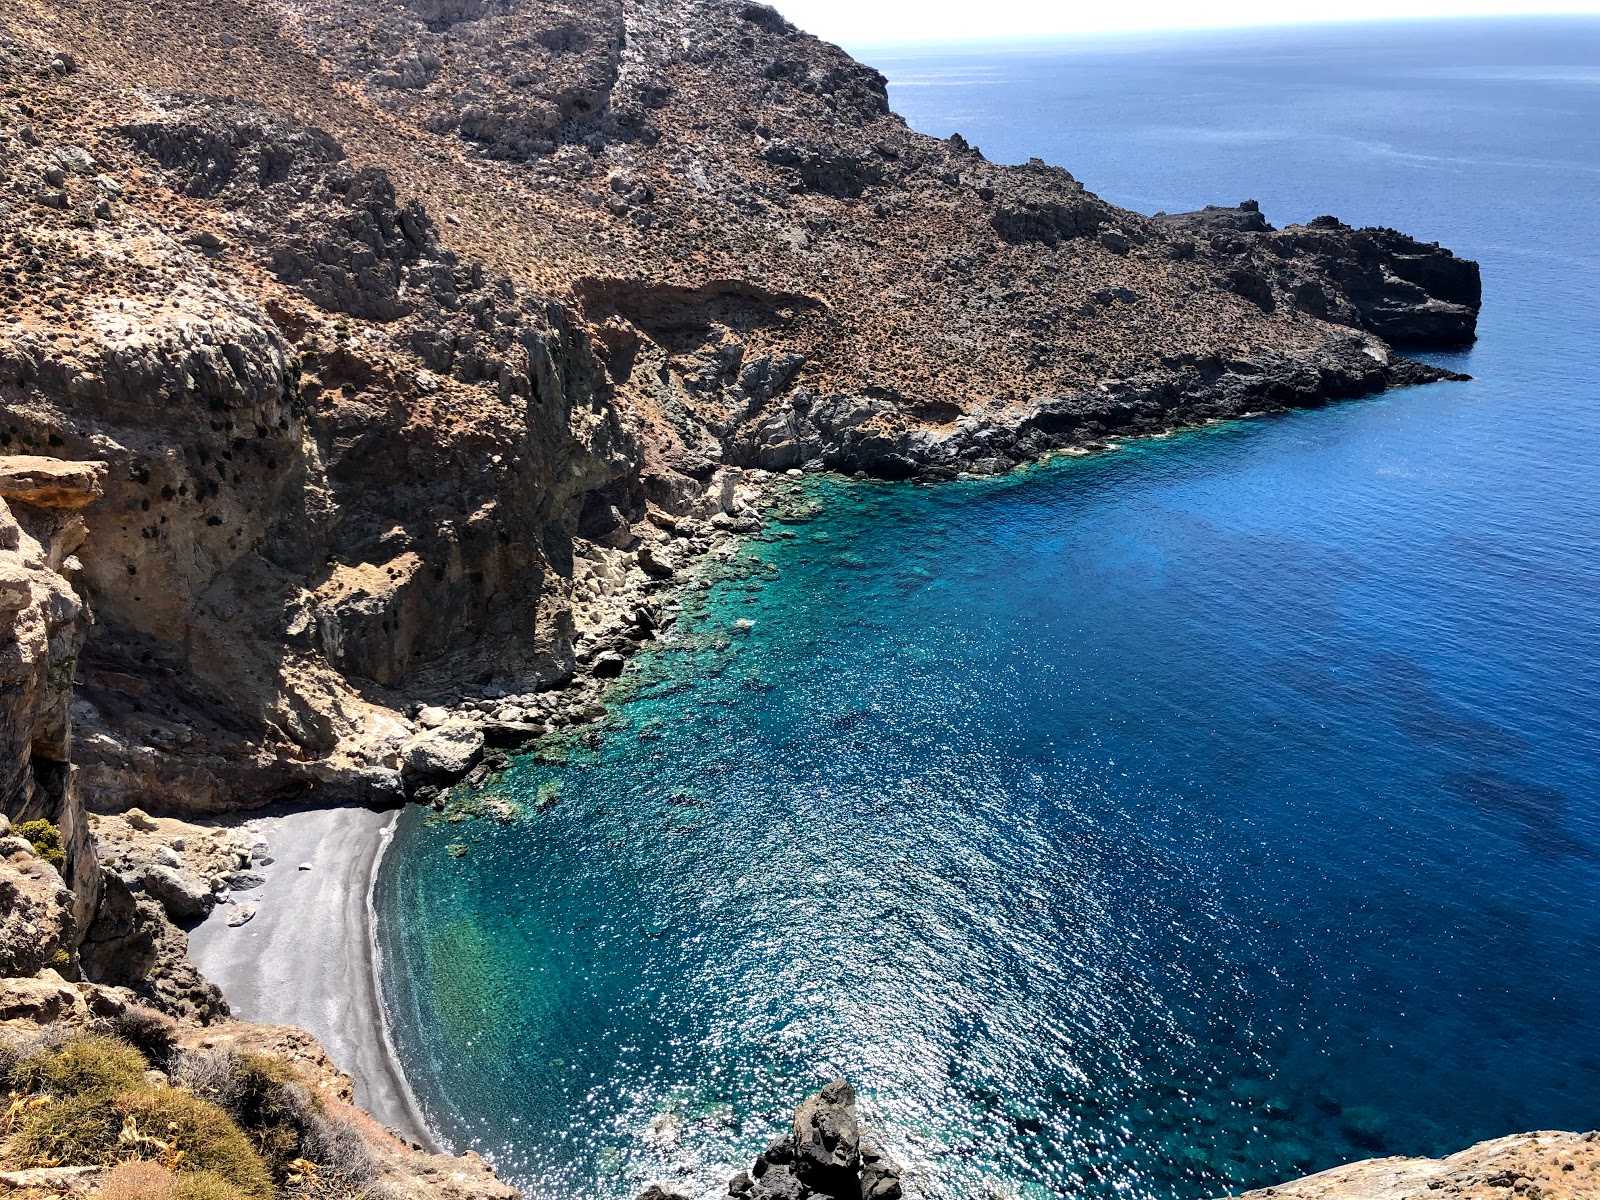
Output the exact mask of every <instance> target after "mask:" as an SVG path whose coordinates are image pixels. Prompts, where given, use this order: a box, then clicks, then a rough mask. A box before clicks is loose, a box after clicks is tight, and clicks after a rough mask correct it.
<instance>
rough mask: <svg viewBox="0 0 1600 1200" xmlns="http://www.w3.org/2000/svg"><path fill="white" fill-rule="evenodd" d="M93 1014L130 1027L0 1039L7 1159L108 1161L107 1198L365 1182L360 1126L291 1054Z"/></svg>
mask: <svg viewBox="0 0 1600 1200" xmlns="http://www.w3.org/2000/svg"><path fill="white" fill-rule="evenodd" d="M101 1024H102V1028H103V1029H107V1030H109V1029H113V1028H114V1029H116V1030H118V1031H119V1032H121V1033H122V1034H123V1035H124V1036H123V1037H115V1036H112V1035H111V1034H110V1033H107V1032H96V1033H76V1034H72V1035H70V1036H66V1037H62V1036H60V1035H59V1034H57V1035H55V1036H41V1037H35V1038H33V1039H30V1040H27V1041H13V1042H4V1043H0V1082H4V1083H5V1084H6V1085H7V1086H8V1087H9V1088H10V1090H11V1093H12V1095H11V1100H10V1102H9V1106H8V1108H7V1109H6V1110H5V1111H4V1112H3V1113H0V1137H4V1138H5V1142H4V1147H5V1158H6V1159H7V1160H8V1161H10V1162H12V1163H14V1164H16V1165H19V1166H23V1167H48V1166H80V1165H95V1164H98V1165H104V1166H109V1167H113V1168H114V1169H113V1170H112V1172H111V1173H110V1175H109V1176H108V1177H107V1179H106V1184H105V1194H106V1195H107V1196H108V1197H110V1200H273V1198H274V1197H276V1196H279V1195H280V1194H287V1195H294V1196H318V1197H324V1196H325V1197H335V1196H339V1197H343V1196H353V1195H357V1194H363V1195H364V1194H370V1193H371V1192H372V1190H373V1185H374V1181H375V1179H376V1175H377V1169H376V1167H375V1165H374V1163H373V1160H372V1157H371V1155H370V1153H369V1152H368V1150H367V1147H366V1143H365V1142H364V1141H363V1140H362V1138H361V1135H360V1134H359V1133H358V1132H356V1131H355V1130H354V1129H352V1128H351V1127H349V1126H347V1125H344V1124H342V1123H341V1122H338V1121H335V1120H333V1119H331V1118H330V1117H329V1116H328V1115H327V1113H326V1112H325V1111H324V1103H323V1100H322V1098H321V1097H320V1096H319V1095H317V1094H316V1093H315V1092H313V1091H311V1090H310V1089H308V1088H307V1087H306V1086H305V1085H304V1083H302V1081H301V1078H300V1075H299V1073H298V1072H296V1070H295V1069H294V1067H293V1066H292V1065H290V1064H289V1063H287V1062H285V1061H283V1060H281V1059H277V1058H273V1057H271V1056H269V1055H262V1054H234V1053H233V1052H231V1051H221V1052H217V1053H205V1054H202V1053H178V1052H176V1032H175V1030H174V1029H173V1027H172V1026H171V1024H170V1023H169V1022H166V1021H165V1019H164V1018H160V1017H159V1016H157V1015H156V1014H149V1013H145V1012H142V1011H139V1010H129V1011H128V1012H126V1013H123V1014H119V1015H118V1016H117V1017H113V1018H109V1019H108V1020H106V1021H104V1022H102V1023H101ZM133 1040H137V1041H138V1042H139V1043H140V1044H141V1046H143V1047H145V1048H146V1049H144V1050H141V1049H138V1048H135V1046H134V1045H133V1044H132V1042H133ZM151 1059H156V1060H159V1061H162V1062H164V1063H166V1064H167V1065H168V1066H169V1069H170V1070H171V1076H170V1078H171V1081H172V1086H168V1085H167V1084H166V1083H165V1082H161V1081H160V1077H159V1076H157V1075H155V1074H154V1073H152V1072H151V1071H150V1060H151ZM152 1080H154V1081H152Z"/></svg>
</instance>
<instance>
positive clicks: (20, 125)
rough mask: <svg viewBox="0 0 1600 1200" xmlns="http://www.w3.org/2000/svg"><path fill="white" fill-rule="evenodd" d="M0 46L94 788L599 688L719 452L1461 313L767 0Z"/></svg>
mask: <svg viewBox="0 0 1600 1200" xmlns="http://www.w3.org/2000/svg"><path fill="white" fill-rule="evenodd" d="M0 37H3V39H4V41H3V44H0V83H3V85H4V87H3V90H0V118H3V119H0V181H3V185H4V191H3V192H0V195H3V196H4V199H3V201H0V222H3V226H4V230H5V236H4V239H3V241H0V289H3V291H4V294H5V296H6V301H7V313H8V316H9V321H8V323H7V324H6V325H4V326H0V454H37V453H40V452H43V451H48V452H49V453H50V454H52V455H54V456H56V457H58V458H63V459H69V460H79V461H91V460H92V461H96V462H102V463H104V464H105V470H104V473H103V484H102V486H103V489H104V496H103V498H102V499H101V500H100V501H99V502H98V503H97V504H96V505H95V506H94V507H93V508H92V509H89V510H88V511H87V514H86V517H85V520H86V521H87V524H88V528H89V532H90V533H91V535H92V538H93V546H94V552H93V553H92V554H88V555H85V556H83V557H82V573H83V579H82V584H83V588H84V592H85V595H86V596H87V598H88V600H89V601H90V603H91V605H92V606H93V608H94V610H95V612H96V614H97V616H98V625H97V626H96V628H95V630H94V635H93V636H92V637H91V638H90V639H89V641H88V643H87V645H86V646H85V647H84V649H83V652H82V654H81V655H79V656H78V660H77V662H78V673H79V680H80V700H79V705H78V708H79V712H78V721H79V725H80V737H79V739H78V748H77V757H76V761H77V763H78V765H79V768H80V771H79V775H80V781H81V785H82V787H83V789H84V791H85V793H86V795H88V796H89V797H90V800H91V803H92V804H94V805H95V806H96V807H99V808H101V809H104V810H116V809H122V808H126V807H128V806H130V805H143V806H145V807H147V808H156V809H165V810H170V811H191V812H194V811H214V810H220V809H227V808H233V807H238V806H241V805H252V804H258V803H261V802H263V801H265V800H267V799H271V798H274V797H280V796H297V795H306V794H309V793H319V794H321V795H323V796H324V797H330V798H331V797H333V796H336V795H337V796H350V795H355V796H362V797H374V796H376V797H393V798H395V799H398V798H400V797H401V796H402V795H403V794H407V793H414V792H415V791H416V790H417V789H418V788H419V787H425V786H431V784H432V783H433V782H436V781H437V779H439V778H447V777H449V776H450V775H452V774H458V773H459V772H460V771H461V770H464V769H466V768H468V767H470V766H471V765H472V764H473V762H475V761H476V760H477V757H478V756H479V755H480V754H481V753H482V748H483V745H484V742H485V740H486V736H488V735H485V734H484V733H483V730H482V728H481V726H482V725H483V724H484V723H485V722H484V721H481V720H480V721H478V722H476V724H474V723H473V722H472V721H470V720H469V721H468V722H467V725H468V726H471V727H463V726H462V725H461V724H460V723H459V722H457V723H456V724H455V725H453V726H452V727H451V728H450V729H448V730H446V731H445V732H443V733H440V732H438V731H437V723H435V726H434V727H432V728H430V727H426V726H423V725H420V724H419V723H417V722H416V721H415V720H414V715H415V712H416V705H417V704H418V703H419V702H424V701H442V702H444V703H445V704H446V705H452V704H455V705H458V704H459V703H460V702H461V701H462V700H463V699H479V700H482V699H483V698H484V697H486V696H489V697H495V696H500V697H503V696H505V695H507V694H509V695H510V696H512V697H514V698H515V700H516V703H514V704H510V705H501V704H499V703H495V704H494V705H493V706H492V708H491V711H490V713H489V715H491V716H492V715H493V714H494V712H495V711H499V710H500V709H505V710H506V711H505V713H504V715H503V718H500V719H497V720H496V721H495V722H494V723H495V724H497V725H498V726H499V727H501V733H500V735H499V737H500V739H501V740H505V741H515V740H517V738H519V737H526V736H530V735H531V734H532V733H533V732H536V731H537V730H538V729H540V728H543V727H546V726H547V725H548V724H549V722H550V720H552V719H558V718H559V717H560V714H561V713H581V712H583V711H587V710H589V709H592V707H593V703H594V696H593V689H592V688H591V689H589V690H584V688H585V686H586V683H587V681H590V680H592V679H593V678H594V676H596V675H601V676H603V675H604V673H605V672H608V671H611V670H612V669H613V664H614V661H615V655H616V654H617V653H618V652H625V651H626V650H627V648H628V647H629V646H630V645H636V644H637V643H638V641H639V640H640V639H641V638H648V637H649V636H650V635H651V633H652V632H653V630H654V629H656V628H657V627H658V623H659V619H660V614H659V611H658V610H657V609H655V608H653V607H652V606H651V602H650V600H649V593H650V592H651V591H652V590H653V589H655V588H657V587H659V586H660V581H661V580H663V579H665V578H667V577H669V576H670V575H671V574H672V572H673V570H674V566H673V564H674V563H676V562H679V561H681V560H682V559H683V558H684V557H685V556H686V555H692V554H694V553H698V552H703V551H704V550H705V549H706V548H707V546H708V545H709V540H708V538H709V537H710V536H711V535H713V534H714V533H715V532H716V531H715V530H713V529H710V528H708V527H706V526H705V525H704V522H705V521H706V520H707V519H708V518H719V519H721V520H722V521H723V524H724V528H725V529H726V528H733V527H737V526H738V525H739V523H740V522H746V523H748V522H749V520H750V516H749V514H748V512H747V510H745V509H744V508H743V507H742V500H741V493H740V483H741V477H740V476H739V475H738V471H739V470H740V469H741V468H742V469H747V470H779V469H795V468H807V469H821V468H832V469H838V470H846V471H865V472H868V473H870V474H875V475H882V476H904V475H912V474H922V475H929V476H948V475H953V474H955V473H957V472H959V471H962V470H973V471H981V472H992V471H998V470H1003V469H1005V468H1006V467H1008V466H1010V465H1012V464H1013V463H1015V462H1018V461H1021V460H1023V459H1027V458H1030V457H1033V456H1036V455H1038V454H1040V453H1042V452H1044V451H1047V450H1049V449H1051V448H1053V447H1060V446H1067V445H1093V444H1095V442H1096V441H1097V440H1098V439H1099V438H1101V437H1103V436H1105V435H1106V434H1107V433H1110V432H1113V431H1138V430H1154V429H1158V428H1165V427H1169V426H1171V425H1174V424H1178V423H1182V422H1186V421H1193V420H1198V419H1201V418H1207V417H1214V416H1226V415H1230V414H1238V413H1241V412H1245V411H1252V410H1260V409H1270V408H1278V407H1284V406H1289V405H1305V404H1319V403H1323V402H1326V401H1328V400H1332V399H1338V398H1343V397H1349V396H1356V395H1360V394H1363V393H1365V392H1370V391H1373V390H1377V389H1381V388H1384V387H1388V386H1391V385H1394V384H1397V383H1408V382H1419V381H1424V380H1427V379H1432V378H1438V377H1440V376H1441V375H1442V372H1439V371H1436V370H1434V369H1432V368H1428V367H1424V366H1421V365H1419V364H1417V363H1414V362H1411V361H1409V360H1406V359H1405V358H1403V357H1401V356H1400V355H1399V354H1398V353H1396V352H1395V350H1394V349H1392V347H1391V345H1390V343H1391V342H1417V343H1421V344H1427V345H1447V344H1459V343H1462V342H1465V341H1468V340H1470V339H1471V337H1472V334H1473V328H1474V323H1475V316H1476V311H1477V304H1478V278H1477V269H1476V266H1475V265H1474V264H1472V263H1470V262H1465V261H1463V260H1460V259H1456V258H1454V257H1453V256H1452V255H1451V254H1450V252H1449V251H1447V250H1442V249H1440V248H1439V247H1437V246H1429V245H1423V244H1420V243H1417V242H1415V241H1412V240H1411V239H1409V238H1406V237H1404V236H1403V235H1400V234H1396V233H1393V232H1392V231H1387V230H1351V229H1348V228H1347V227H1345V226H1342V225H1340V224H1339V223H1338V222H1336V221H1334V220H1333V219H1332V218H1325V219H1321V220H1319V221H1317V222H1314V223H1313V224H1312V225H1311V226H1309V227H1306V228H1295V229H1289V230H1283V231H1276V230H1272V229H1271V228H1270V226H1268V225H1267V224H1266V222H1265V219H1264V218H1262V217H1261V215H1260V214H1259V213H1258V212H1256V211H1255V209H1254V207H1253V206H1251V205H1245V206H1242V207H1240V208H1237V209H1228V210H1223V209H1215V210H1206V211H1205V212H1203V213H1199V214H1187V215H1185V216H1182V217H1164V216H1163V217H1145V216H1141V215H1139V214H1136V213H1132V212H1127V211H1125V210H1121V209H1117V208H1115V207H1113V206H1111V205H1108V204H1106V203H1104V202H1103V201H1101V200H1099V199H1098V198H1096V197H1095V196H1094V195H1093V194H1092V193H1090V192H1089V191H1087V190H1086V189H1085V188H1084V187H1083V185H1082V184H1080V183H1079V182H1077V181H1076V180H1074V179H1073V178H1072V177H1071V176H1070V175H1068V174H1067V173H1066V172H1065V171H1063V170H1061V169H1059V168H1056V167H1051V166H1046V165H1045V164H1043V163H1039V162H1033V163H1029V164H1025V165H1023V166H1003V165H999V164H995V163H991V162H989V161H987V160H986V159H985V158H984V157H983V155H982V154H981V153H980V152H979V151H978V150H977V149H976V148H975V147H972V146H969V145H967V144H966V143H965V142H964V141H962V140H961V139H960V138H959V137H956V138H951V139H949V140H948V141H939V140H936V139H932V138H928V137H925V136H922V135H920V134H917V133H914V132H913V131H911V130H910V129H908V128H907V127H906V125H905V123H904V122H903V121H902V120H901V119H900V118H899V117H897V116H895V115H894V114H893V113H892V112H891V111H890V110H889V107H888V103H887V99H886V92H885V84H884V80H883V78H882V77H881V76H880V75H878V74H877V73H876V72H875V71H873V70H871V69H870V68H868V67H865V66H863V65H861V64H859V63H856V62H855V61H853V60H852V59H850V58H849V57H848V56H847V55H845V54H844V53H843V52H842V51H840V50H838V49H837V48H835V47H832V46H829V45H827V44H825V43H822V42H820V41H818V40H816V39H814V38H811V37H809V36H807V35H805V34H804V33H802V32H800V31H798V30H796V29H794V28H793V27H792V26H790V25H789V24H788V23H786V22H785V21H784V20H783V19H782V18H781V17H779V16H778V15H777V14H776V13H775V12H773V11H772V10H771V9H767V8H764V7H762V6H760V5H755V4H745V3H734V2H730V0H692V2H691V3H686V4H683V3H672V4H667V3H664V2H662V0H600V2H599V3H595V4H591V5H585V6H570V7H569V6H566V5H561V4H556V3H549V2H535V0H494V2H493V3H487V2H484V3H479V2H478V0H376V2H366V0H362V2H360V3H357V2H355V0H283V2H281V3H246V2H244V0H221V2H216V3H213V2H211V0H204V2H201V0H161V2H159V3H156V4H149V3H145V2H144V0H138V2H134V0H93V2H90V0H60V2H50V3H45V2H44V0H18V2H17V3H14V4H11V5H8V6H7V7H6V10H5V12H4V13H3V14H0ZM730 472H731V474H730ZM745 482H748V480H746V481H745ZM683 518H686V519H687V520H686V521H681V520H680V519H683ZM574 680H577V681H578V684H579V687H578V691H577V692H576V693H575V694H574V695H573V696H572V697H571V698H570V699H571V702H570V703H558V704H556V705H555V706H554V707H553V708H551V707H550V706H545V707H544V708H541V707H540V704H539V702H538V697H540V696H541V695H543V694H546V693H547V692H548V691H549V690H551V689H554V690H555V691H557V692H561V691H563V690H564V689H568V688H569V687H571V686H572V683H573V681H574ZM488 740H490V741H493V740H495V738H494V737H493V736H488Z"/></svg>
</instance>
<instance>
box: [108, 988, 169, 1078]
mask: <svg viewBox="0 0 1600 1200" xmlns="http://www.w3.org/2000/svg"><path fill="white" fill-rule="evenodd" d="M100 1025H101V1028H102V1029H103V1030H104V1031H105V1032H106V1033H108V1034H110V1035H111V1036H112V1037H115V1038H120V1039H121V1040H122V1041H124V1042H127V1043H128V1045H130V1046H132V1047H133V1048H134V1049H135V1050H137V1051H138V1052H139V1053H140V1054H142V1055H144V1056H145V1058H146V1059H148V1060H149V1061H150V1063H151V1064H152V1065H154V1066H157V1067H160V1068H161V1069H162V1070H166V1069H167V1068H168V1067H170V1066H171V1065H172V1060H173V1058H174V1057H175V1056H176V1055H177V1053H178V1025H177V1022H175V1021H174V1020H173V1019H172V1018H171V1017H168V1016H165V1015H164V1014H162V1013H158V1012H157V1011H156V1010H155V1009H153V1008H145V1007H143V1006H142V1005H138V1004H130V1005H129V1006H128V1007H127V1008H125V1009H123V1011H122V1012H120V1013H118V1014H117V1015H116V1016H114V1017H107V1018H106V1019H105V1020H104V1021H102V1022H100Z"/></svg>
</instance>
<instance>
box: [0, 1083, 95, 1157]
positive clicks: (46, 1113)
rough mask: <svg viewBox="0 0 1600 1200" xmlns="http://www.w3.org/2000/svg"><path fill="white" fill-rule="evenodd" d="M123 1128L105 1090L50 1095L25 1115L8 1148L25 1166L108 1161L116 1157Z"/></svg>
mask: <svg viewBox="0 0 1600 1200" xmlns="http://www.w3.org/2000/svg"><path fill="white" fill-rule="evenodd" d="M121 1128H122V1118H121V1116H119V1115H118V1113H117V1110H116V1107H115V1106H114V1104H113V1102H112V1098H111V1097H110V1096H108V1095H107V1094H105V1093H104V1092H98V1093H96V1092H90V1093H88V1094H85V1095H82V1096H67V1097H65V1098H62V1099H57V1098H55V1097H49V1098H48V1099H47V1100H46V1102H45V1103H44V1104H43V1105H42V1106H41V1107H38V1108H30V1109H29V1110H28V1111H27V1112H25V1113H24V1114H23V1115H22V1118H21V1120H20V1121H19V1122H18V1125H17V1128H16V1129H15V1130H14V1131H13V1133H12V1135H11V1140H10V1142H9V1143H8V1144H7V1147H6V1149H7V1152H8V1156H9V1157H12V1158H15V1159H16V1160H17V1162H18V1163H19V1164H20V1165H22V1166H24V1167H54V1166H71V1167H77V1166H89V1165H91V1164H94V1163H108V1162H112V1161H115V1159H116V1157H117V1154H116V1150H117V1133H118V1131H119V1130H120V1129H121Z"/></svg>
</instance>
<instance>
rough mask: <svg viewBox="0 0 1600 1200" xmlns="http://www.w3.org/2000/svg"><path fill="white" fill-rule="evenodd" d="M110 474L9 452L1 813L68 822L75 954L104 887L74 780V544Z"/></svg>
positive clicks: (0, 523)
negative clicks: (79, 934)
mask: <svg viewBox="0 0 1600 1200" xmlns="http://www.w3.org/2000/svg"><path fill="white" fill-rule="evenodd" d="M102 474H103V468H102V466H101V465H100V464H99V463H67V462H62V461H60V460H57V459H53V458H49V457H45V456H39V455H14V456H10V457H0V816H3V817H6V818H9V819H10V823H11V824H17V825H21V824H23V823H25V822H29V821H41V820H42V821H47V822H49V823H50V824H51V825H53V826H55V827H56V829H57V830H58V831H59V839H60V843H61V847H60V848H61V852H62V855H63V858H62V861H61V863H60V866H61V869H62V873H63V875H64V876H65V880H66V883H67V884H68V885H69V886H70V887H71V889H72V892H71V896H72V906H71V912H70V917H71V921H72V925H73V932H72V935H70V936H67V937H66V938H65V939H64V941H65V943H66V944H65V946H64V949H65V951H66V952H67V953H69V954H70V953H71V951H72V950H73V949H74V948H75V945H76V934H77V931H80V930H82V929H83V928H85V927H86V926H87V924H88V922H89V920H90V919H91V918H92V917H93V915H94V911H95V905H96V904H97V902H98V899H99V893H100V874H99V867H98V865H97V863H96V860H95V856H94V850H93V847H92V846H91V845H90V842H89V831H88V827H87V822H86V820H85V817H84V809H83V803H82V799H81V796H80V794H79V791H78V788H77V784H76V780H75V776H76V774H77V772H76V768H75V767H74V765H73V744H72V708H73V696H72V688H73V681H74V671H75V668H76V664H77V658H78V654H79V652H80V650H81V649H82V646H83V641H84V637H85V635H86V633H87V630H88V625H89V621H90V616H89V612H88V609H87V608H86V606H85V605H84V603H83V600H82V598H81V597H80V596H79V594H78V592H77V590H76V588H75V587H74V581H75V580H76V579H77V578H78V576H79V575H80V574H81V572H82V569H83V568H82V565H81V564H80V563H79V561H78V559H77V557H76V556H75V553H74V552H75V551H76V550H77V549H78V547H79V546H80V545H81V544H82V542H83V538H84V536H85V532H86V531H85V526H84V521H83V518H82V517H81V515H80V513H81V512H82V510H84V509H85V508H86V507H87V506H88V505H90V504H92V503H93V502H94V501H95V499H97V498H98V497H99V495H100V490H101V484H100V480H101V477H102ZM52 873H53V872H52ZM56 948H57V949H60V948H62V947H60V946H57V947H56Z"/></svg>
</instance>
